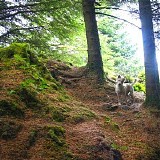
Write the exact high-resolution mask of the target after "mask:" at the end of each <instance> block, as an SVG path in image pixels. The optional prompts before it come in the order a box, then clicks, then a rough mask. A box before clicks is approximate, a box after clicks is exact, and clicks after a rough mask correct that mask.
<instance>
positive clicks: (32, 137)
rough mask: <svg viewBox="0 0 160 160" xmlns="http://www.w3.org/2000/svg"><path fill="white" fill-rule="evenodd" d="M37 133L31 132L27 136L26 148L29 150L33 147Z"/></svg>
mask: <svg viewBox="0 0 160 160" xmlns="http://www.w3.org/2000/svg"><path fill="white" fill-rule="evenodd" d="M37 134H38V131H37V130H32V131H31V132H30V134H29V136H28V142H27V148H30V147H31V146H33V145H34V144H35V142H36V138H37Z"/></svg>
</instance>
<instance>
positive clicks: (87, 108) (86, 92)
mask: <svg viewBox="0 0 160 160" xmlns="http://www.w3.org/2000/svg"><path fill="white" fill-rule="evenodd" d="M0 54H1V57H0V59H1V61H0V95H1V96H0V159H2V160H22V159H24V160H51V159H52V160H120V159H124V160H136V159H137V160H158V159H159V155H160V150H159V139H160V138H159V128H160V121H159V112H158V111H156V110H152V112H149V111H148V110H147V109H145V108H144V107H143V106H142V102H143V95H141V94H139V93H136V95H135V96H136V102H135V104H134V105H132V106H129V105H124V106H121V107H120V106H117V97H116V95H115V93H114V87H113V85H112V84H110V83H109V82H106V84H105V86H97V85H96V84H94V82H93V81H92V80H91V79H88V78H87V77H84V76H83V74H82V72H83V69H84V68H75V67H71V66H68V65H66V64H65V63H63V62H58V61H55V60H52V61H51V60H50V61H48V62H47V63H46V64H45V63H42V62H39V61H38V59H37V58H36V57H35V56H34V55H33V54H32V52H31V51H30V50H29V48H28V46H27V45H22V44H14V45H12V46H10V47H8V48H5V49H1V50H0ZM50 73H51V74H50ZM51 75H52V77H53V78H52V77H51Z"/></svg>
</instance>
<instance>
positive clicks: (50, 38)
mask: <svg viewBox="0 0 160 160" xmlns="http://www.w3.org/2000/svg"><path fill="white" fill-rule="evenodd" d="M1 3H2V4H1V10H2V12H3V15H2V17H1V25H0V27H1V28H2V29H5V30H4V32H2V35H1V41H0V43H4V44H5V43H12V42H13V41H14V42H29V43H30V44H31V45H32V46H33V45H34V46H36V48H37V49H39V48H41V50H45V49H49V48H50V46H56V45H57V41H58V42H59V40H61V41H62V40H63V39H65V38H68V39H69V38H70V37H72V35H73V33H75V32H76V31H77V30H78V28H79V27H80V25H79V22H78V21H77V19H79V17H80V9H81V7H80V5H81V4H80V3H77V2H74V1H70V0H66V1H63V3H61V2H59V1H48V0H35V1H21V2H19V1H16V2H15V1H3V2H1ZM26 10H27V12H26ZM12 13H15V14H12ZM5 31H6V32H5Z"/></svg>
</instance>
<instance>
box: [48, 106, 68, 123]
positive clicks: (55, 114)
mask: <svg viewBox="0 0 160 160" xmlns="http://www.w3.org/2000/svg"><path fill="white" fill-rule="evenodd" d="M67 112H68V111H67V110H66V109H65V108H63V107H53V108H52V109H51V114H52V118H53V120H55V121H57V122H63V121H65V120H66V118H67V117H68V114H67Z"/></svg>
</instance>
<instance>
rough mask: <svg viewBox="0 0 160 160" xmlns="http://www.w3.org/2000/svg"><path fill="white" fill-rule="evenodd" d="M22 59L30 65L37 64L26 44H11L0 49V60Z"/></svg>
mask: <svg viewBox="0 0 160 160" xmlns="http://www.w3.org/2000/svg"><path fill="white" fill-rule="evenodd" d="M18 55H19V56H20V57H22V58H24V59H25V61H27V62H30V63H35V62H37V58H36V56H35V55H34V54H33V52H31V50H30V46H29V44H27V43H12V44H11V45H10V46H8V47H5V48H0V59H1V60H2V59H5V58H14V57H16V56H17V57H19V56H18Z"/></svg>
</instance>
